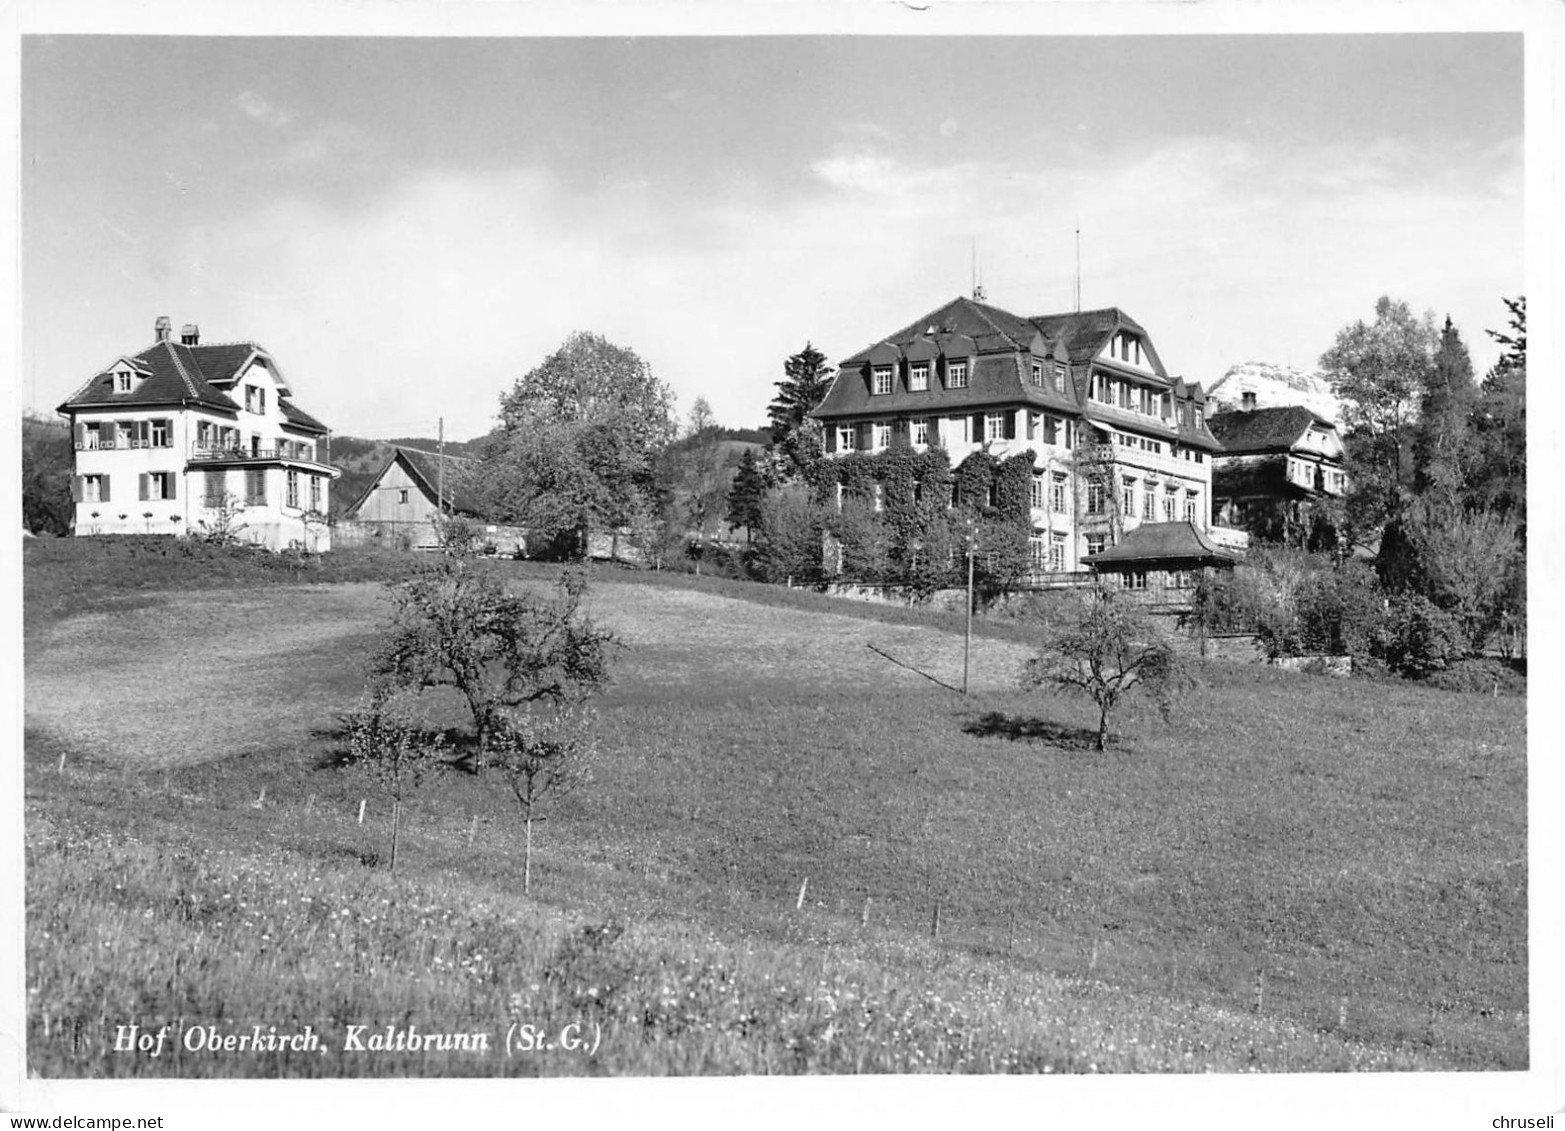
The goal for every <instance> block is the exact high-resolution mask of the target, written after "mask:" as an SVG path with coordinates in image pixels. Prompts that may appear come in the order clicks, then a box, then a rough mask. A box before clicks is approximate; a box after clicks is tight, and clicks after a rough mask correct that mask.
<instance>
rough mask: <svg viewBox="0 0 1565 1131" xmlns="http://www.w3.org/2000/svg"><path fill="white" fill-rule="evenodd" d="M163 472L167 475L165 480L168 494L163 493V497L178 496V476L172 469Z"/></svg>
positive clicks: (171, 497)
mask: <svg viewBox="0 0 1565 1131" xmlns="http://www.w3.org/2000/svg"><path fill="white" fill-rule="evenodd" d="M164 474H165V475H167V476H168V480H167V485H168V494H166V495H164V496H163V497H164V498H165V499H174V498H178V497H179V476H178V475H175V474H174V473H173V472H172V471H168V472H164Z"/></svg>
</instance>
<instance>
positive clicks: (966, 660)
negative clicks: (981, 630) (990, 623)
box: [962, 519, 978, 695]
mask: <svg viewBox="0 0 1565 1131" xmlns="http://www.w3.org/2000/svg"><path fill="white" fill-rule="evenodd" d="M977 541H978V532H977V529H976V528H975V527H974V526H973V522H972V520H971V519H968V522H967V633H966V635H965V637H964V638H963V640H962V694H963V695H966V694H967V671H968V667H969V664H970V662H971V660H972V655H973V554H974V551H975V550H976V549H977V545H976V543H977Z"/></svg>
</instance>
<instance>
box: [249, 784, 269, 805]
mask: <svg viewBox="0 0 1565 1131" xmlns="http://www.w3.org/2000/svg"><path fill="white" fill-rule="evenodd" d="M265 804H266V787H265V786H264V785H263V786H262V787H261V796H260V797H257V798H256V799H255V801H254V802H252V805H253V806H254V808H256V809H259V808H261V807H262V806H263V805H265Z"/></svg>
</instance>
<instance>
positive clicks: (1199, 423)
mask: <svg viewBox="0 0 1565 1131" xmlns="http://www.w3.org/2000/svg"><path fill="white" fill-rule="evenodd" d="M1195 426H1196V428H1198V429H1200V428H1205V427H1206V413H1205V412H1204V411H1202V410H1201V409H1199V408H1198V409H1196V410H1195Z"/></svg>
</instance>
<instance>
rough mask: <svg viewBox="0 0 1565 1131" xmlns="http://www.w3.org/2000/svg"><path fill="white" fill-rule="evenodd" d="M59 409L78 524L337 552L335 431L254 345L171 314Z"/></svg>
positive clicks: (85, 528) (84, 529) (78, 527)
mask: <svg viewBox="0 0 1565 1131" xmlns="http://www.w3.org/2000/svg"><path fill="white" fill-rule="evenodd" d="M154 334H155V336H156V340H155V341H154V342H153V344H152V345H150V346H148V347H147V348H146V349H144V350H142V351H141V352H139V353H136V354H126V355H124V356H121V357H119V358H116V359H115V360H114V361H113V362H111V363H110V364H109V365H107V366H105V367H104V368H103V369H101V370H99V371H98V372H97V373H95V374H94V375H93V376H92V377H91V378H89V379H88V380H87V381H86V382H85V383H84V384H83V385H82V386H81V388H79V389H77V390H76V392H75V393H74V394H72V395H71V397H70V398H69V399H68V400H66V402H65V403H64V404H62V405H60V407H59V412H60V414H61V415H62V416H64V417H66V418H67V419H68V420H69V422H70V427H71V433H72V438H73V440H74V442H75V443H74V446H75V468H74V476H73V478H72V483H71V487H72V497H73V499H74V500H75V503H76V513H75V523H74V532H75V533H76V534H78V535H95V534H181V535H183V534H190V535H197V536H199V535H202V534H204V533H207V532H209V531H212V530H214V529H216V528H220V527H223V526H227V527H228V529H229V531H230V532H231V533H234V534H236V535H237V536H238V537H239V538H241V539H243V540H245V541H249V542H255V543H258V544H260V545H264V546H267V547H269V548H271V549H274V550H279V549H285V548H287V547H289V546H290V545H294V544H297V545H300V546H303V547H304V548H306V549H309V550H327V549H330V548H331V535H330V531H329V530H328V528H327V526H326V522H325V516H326V513H327V506H328V502H329V492H330V489H331V481H332V480H333V479H335V478H337V476H338V475H339V474H341V473H340V472H338V471H337V470H336V469H334V468H333V467H332V466H331V465H330V463H329V462H328V460H327V446H328V444H329V439H330V433H329V431H328V429H327V427H326V426H325V425H324V424H322V423H321V422H320V421H319V420H316V419H315V418H314V417H313V416H311V415H310V414H309V413H307V412H305V411H304V410H302V409H300V408H299V407H297V406H296V405H295V404H294V403H293V402H292V400H291V397H292V390H291V388H290V386H289V384H288V382H287V380H286V379H285V378H284V377H283V375H282V372H281V370H279V369H278V367H277V363H276V361H274V360H273V359H272V356H271V355H270V354H269V353H267V352H266V350H264V349H262V348H261V347H260V346H258V345H257V344H256V343H254V342H227V343H217V344H207V345H203V344H202V343H201V339H200V331H199V330H198V329H197V328H196V327H195V326H193V325H187V326H185V327H184V328H183V329H182V331H181V333H180V339H179V341H174V340H172V338H171V334H170V323H169V320H168V318H166V317H161V318H159V319H158V320H157V322H156V323H155V325H154Z"/></svg>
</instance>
